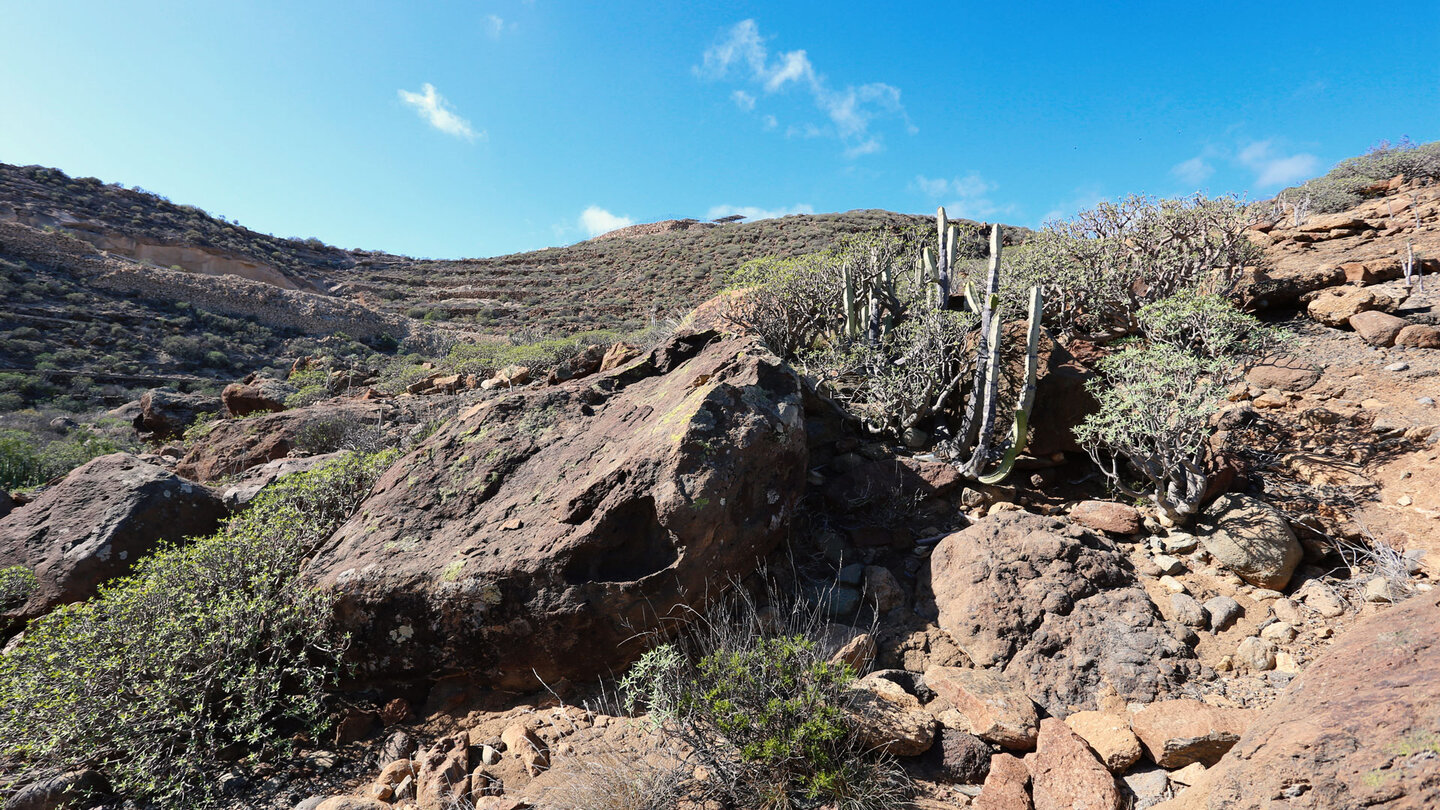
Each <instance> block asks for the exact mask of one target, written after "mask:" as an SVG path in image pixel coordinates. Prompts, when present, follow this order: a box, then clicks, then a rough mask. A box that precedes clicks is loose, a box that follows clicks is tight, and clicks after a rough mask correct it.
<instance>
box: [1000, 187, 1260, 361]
mask: <svg viewBox="0 0 1440 810" xmlns="http://www.w3.org/2000/svg"><path fill="white" fill-rule="evenodd" d="M1257 216H1258V214H1257V213H1256V212H1254V211H1252V210H1251V209H1250V208H1249V207H1247V206H1246V205H1244V204H1243V203H1241V201H1240V200H1239V199H1237V198H1235V197H1230V196H1225V197H1216V198H1214V199H1207V198H1205V197H1204V196H1202V195H1199V194H1196V195H1193V196H1191V197H1185V198H1181V199H1174V200H1157V199H1154V198H1150V197H1140V196H1131V197H1127V198H1125V199H1123V200H1121V201H1119V202H1117V203H1110V202H1105V203H1101V204H1100V205H1098V206H1096V207H1095V208H1092V209H1090V210H1087V211H1082V212H1080V213H1079V214H1077V215H1075V217H1074V218H1073V219H1070V220H1067V221H1063V222H1052V223H1050V224H1048V225H1046V226H1045V228H1044V229H1043V230H1041V231H1040V232H1038V233H1037V234H1036V235H1035V238H1034V239H1032V240H1031V241H1030V242H1027V243H1026V244H1025V245H1023V246H1021V247H1020V248H1017V249H1016V250H1015V251H1014V252H1013V254H1012V256H1013V261H1012V263H1011V266H1012V267H1013V269H1014V276H1015V281H1014V283H1015V284H1017V285H1019V286H1021V287H1029V286H1031V285H1038V286H1039V287H1040V288H1041V289H1042V291H1043V292H1044V293H1045V316H1046V321H1047V322H1048V323H1050V324H1051V325H1052V326H1054V327H1056V328H1058V329H1059V330H1061V331H1065V332H1070V333H1075V334H1100V333H1104V332H1107V331H1115V332H1120V333H1130V332H1133V331H1134V330H1135V329H1136V326H1137V324H1136V323H1135V315H1136V313H1137V312H1138V311H1139V310H1140V309H1141V308H1142V307H1144V306H1145V305H1146V304H1150V303H1153V302H1155V301H1158V300H1160V299H1162V298H1167V297H1169V296H1171V295H1174V294H1175V293H1177V292H1180V291H1182V290H1186V289H1191V288H1196V289H1200V290H1202V291H1206V292H1216V293H1222V294H1223V293H1225V292H1228V290H1229V288H1230V286H1231V284H1232V283H1233V282H1234V280H1235V279H1236V277H1237V276H1238V275H1239V273H1240V270H1241V269H1242V268H1243V267H1245V266H1246V265H1252V264H1256V263H1258V261H1259V260H1260V250H1259V248H1257V247H1256V246H1255V245H1254V244H1253V243H1251V241H1250V240H1249V239H1248V238H1246V237H1245V235H1244V231H1245V228H1246V227H1248V226H1249V225H1250V224H1251V223H1252V222H1253V221H1254V220H1255V219H1256V218H1257Z"/></svg>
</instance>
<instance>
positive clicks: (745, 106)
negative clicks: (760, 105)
mask: <svg viewBox="0 0 1440 810" xmlns="http://www.w3.org/2000/svg"><path fill="white" fill-rule="evenodd" d="M730 99H731V100H732V101H734V102H735V106H736V107H739V108H740V109H742V110H744V111H745V112H750V111H751V110H753V109H755V97H754V96H752V95H750V94H749V93H747V92H745V91H744V90H736V91H735V92H733V93H731V94H730Z"/></svg>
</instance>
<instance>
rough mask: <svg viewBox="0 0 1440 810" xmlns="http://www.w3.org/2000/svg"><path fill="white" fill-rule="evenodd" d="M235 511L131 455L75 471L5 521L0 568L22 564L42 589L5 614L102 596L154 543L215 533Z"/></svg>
mask: <svg viewBox="0 0 1440 810" xmlns="http://www.w3.org/2000/svg"><path fill="white" fill-rule="evenodd" d="M227 514H229V512H228V510H226V508H225V504H224V503H223V502H222V501H221V499H220V496H219V495H217V494H216V493H215V492H213V491H211V490H210V489H208V488H206V487H203V486H200V485H199V484H193V483H191V482H189V481H185V480H183V479H181V478H180V477H178V476H176V475H175V474H174V473H172V472H170V471H169V470H167V469H165V468H164V467H160V466H157V465H154V464H148V463H146V462H144V461H141V460H140V459H138V458H136V457H135V456H132V455H130V454H129V453H114V454H112V455H108V456H100V457H99V458H96V459H93V460H91V461H89V462H87V463H85V464H83V465H81V466H80V467H77V468H76V469H74V470H72V471H71V472H70V474H69V475H67V476H65V478H64V480H62V481H61V482H60V483H58V484H56V485H55V486H52V487H50V488H49V489H46V490H44V491H43V492H41V493H40V497H38V498H36V499H35V502H34V503H31V504H29V505H27V506H25V507H24V508H22V509H16V510H15V511H13V512H11V513H10V514H9V515H6V516H5V517H4V518H0V567H3V566H10V565H23V566H25V567H26V568H29V569H30V570H31V571H33V572H34V573H35V577H36V580H37V584H36V588H35V590H34V591H33V592H32V593H31V594H30V597H29V599H28V600H26V601H25V602H24V603H22V604H20V605H19V606H14V607H12V608H11V610H9V611H8V612H7V613H6V614H5V616H6V618H8V619H10V620H16V619H32V618H34V617H36V616H39V615H41V614H43V613H46V612H47V611H49V610H50V609H51V608H53V607H55V606H56V605H62V604H66V603H69V602H78V601H80V600H82V599H89V598H90V597H92V596H94V595H95V592H96V589H97V588H98V587H99V585H100V583H102V582H104V581H106V580H108V579H111V578H113V577H117V576H120V575H121V574H125V573H127V572H129V570H130V568H131V566H133V565H134V564H135V563H136V562H137V561H139V560H140V559H141V558H143V557H144V556H145V555H147V554H149V553H150V552H151V551H153V550H154V549H155V548H157V547H159V546H161V545H164V544H166V543H169V542H172V541H177V540H181V539H183V538H186V537H199V536H202V535H207V534H210V533H212V532H214V531H215V529H216V528H217V527H218V526H219V525H220V521H221V519H222V518H224V517H225V516H226V515H227Z"/></svg>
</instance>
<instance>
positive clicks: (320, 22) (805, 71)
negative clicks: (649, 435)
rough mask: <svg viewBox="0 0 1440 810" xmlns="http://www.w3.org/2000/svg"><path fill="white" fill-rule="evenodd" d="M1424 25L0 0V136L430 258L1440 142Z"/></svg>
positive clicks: (1049, 11)
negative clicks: (682, 224) (689, 220)
mask: <svg viewBox="0 0 1440 810" xmlns="http://www.w3.org/2000/svg"><path fill="white" fill-rule="evenodd" d="M889 9H895V10H893V11H892V10H889ZM1437 30H1440V3H1437V2H1436V0H1423V1H1422V2H1407V0H1399V1H1398V2H1390V3H1386V4H1385V5H1384V7H1383V10H1381V9H1380V7H1378V6H1377V7H1373V8H1372V7H1368V6H1363V5H1360V6H1357V5H1356V4H1354V3H1353V2H1346V3H1338V2H1336V3H1330V2H1310V3H1294V4H1290V3H1283V2H1282V3H1268V4H1263V5H1259V6H1257V5H1256V4H1254V3H1226V2H1211V3H1194V2H1187V3H1165V2H1149V3H1139V2H1136V3H1117V4H1108V5H1106V4H1096V3H1087V4H1080V3H1073V4H1065V3H1053V4H1047V3H950V4H946V3H939V4H930V5H925V4H920V5H915V4H911V5H895V4H884V5H883V6H881V5H879V4H867V6H861V5H860V4H846V3H835V2H824V3H821V2H810V3H708V4H699V3H694V4H681V3H632V2H609V3H603V4H600V3H562V2H557V0H495V2H481V1H480V0H470V1H469V2H410V3H398V2H396V3H380V2H358V1H356V0H351V1H350V2H310V3H298V2H232V3H211V2H194V1H193V0H185V1H183V2H182V1H177V2H125V3H119V2H114V0H106V2H68V1H67V0H46V1H45V2H34V1H33V0H0V31H3V32H4V39H5V46H4V48H3V49H0V161H3V162H7V163H20V164H30V163H39V164H44V165H50V166H56V167H59V168H61V169H63V170H65V171H66V172H68V173H70V174H72V175H78V176H95V177H99V178H101V179H102V180H105V181H107V182H120V183H123V184H125V185H127V186H141V187H143V188H146V189H150V190H153V191H156V192H159V193H161V194H164V195H166V196H167V197H169V198H170V199H172V200H174V201H176V202H183V203H190V204H194V205H199V206H201V207H202V208H205V209H206V210H208V211H210V212H211V213H214V214H220V215H224V216H226V217H228V218H231V219H235V220H238V221H240V222H241V223H242V224H244V225H247V226H249V227H252V228H255V229H256V230H260V231H265V232H270V233H275V234H277V235H280V236H300V237H309V236H314V237H318V238H320V239H323V240H325V241H326V242H330V243H332V244H336V245H340V246H342V247H356V248H372V249H384V250H390V251H394V252H399V253H407V254H411V255H416V256H431V257H461V256H487V255H496V254H500V253H509V252H514V251H520V250H528V249H534V248H539V247H544V246H547V245H557V244H567V243H570V242H575V241H578V240H581V239H584V238H586V237H588V236H590V235H591V233H592V232H594V231H595V230H597V229H601V230H603V229H606V228H608V227H612V226H615V225H618V224H625V223H626V222H627V221H635V222H645V221H653V220H659V219H667V218H678V217H698V218H713V217H716V216H720V215H723V214H726V213H731V212H740V213H747V214H750V215H751V216H763V215H767V214H778V213H787V212H796V211H799V212H811V211H813V212H826V211H844V210H849V209H854V208H888V209H891V210H897V211H908V212H929V211H933V210H934V207H935V205H937V204H945V205H946V206H947V207H948V208H949V210H950V212H951V214H952V215H956V216H968V217H973V218H976V219H982V220H1000V221H1004V222H1008V223H1015V224H1024V225H1038V224H1040V223H1041V222H1043V221H1044V220H1045V219H1047V218H1051V217H1055V216H1064V215H1069V214H1071V213H1074V212H1075V211H1076V210H1078V209H1079V208H1082V207H1086V206H1088V205H1090V204H1093V203H1094V202H1095V201H1097V200H1099V199H1103V198H1113V197H1116V196H1119V195H1122V194H1126V193H1131V192H1140V193H1150V194H1158V195H1174V194H1181V193H1186V192H1190V191H1195V190H1197V189H1203V190H1206V191H1208V192H1210V193H1217V194H1218V193H1222V192H1238V193H1245V194H1247V195H1249V196H1250V197H1252V198H1261V197H1265V196H1268V195H1269V194H1271V193H1273V192H1274V191H1276V190H1278V189H1279V188H1281V187H1283V186H1285V185H1289V184H1292V183H1293V182H1295V181H1297V180H1301V179H1304V178H1306V177H1309V176H1313V175H1315V174H1320V173H1323V172H1324V171H1325V170H1326V169H1327V168H1328V167H1329V166H1330V165H1332V164H1333V163H1334V162H1336V161H1338V160H1340V159H1343V158H1345V157H1348V156H1350V155H1353V154H1357V153H1360V152H1363V151H1365V149H1366V148H1368V147H1369V146H1370V145H1372V144H1373V143H1375V142H1376V141H1378V140H1380V139H1382V138H1389V139H1392V140H1394V139H1398V138H1399V137H1400V136H1402V135H1408V136H1410V137H1411V138H1413V139H1414V140H1416V141H1428V140H1435V139H1437V138H1440V60H1437V59H1436V58H1435V56H1434V54H1435V45H1434V36H1435V32H1436V31H1437Z"/></svg>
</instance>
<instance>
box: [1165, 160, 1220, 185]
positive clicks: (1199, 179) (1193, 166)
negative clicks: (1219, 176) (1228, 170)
mask: <svg viewBox="0 0 1440 810" xmlns="http://www.w3.org/2000/svg"><path fill="white" fill-rule="evenodd" d="M1170 173H1171V174H1173V175H1175V176H1176V177H1178V178H1180V179H1181V180H1184V181H1185V182H1186V183H1190V184H1192V185H1197V186H1198V185H1200V184H1201V183H1203V182H1205V181H1206V180H1208V179H1209V178H1210V175H1212V174H1214V173H1215V167H1214V166H1212V165H1210V161H1209V160H1207V159H1206V156H1205V155H1203V154H1201V155H1196V156H1195V157H1193V158H1190V159H1189V160H1185V161H1181V162H1179V163H1177V164H1175V165H1174V166H1173V167H1171V169H1170Z"/></svg>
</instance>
